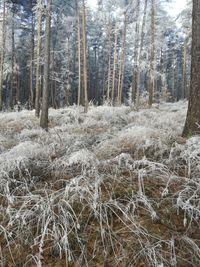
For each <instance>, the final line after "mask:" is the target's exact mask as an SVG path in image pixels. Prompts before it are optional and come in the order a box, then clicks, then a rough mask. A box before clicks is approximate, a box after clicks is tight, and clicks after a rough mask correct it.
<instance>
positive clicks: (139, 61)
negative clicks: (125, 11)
mask: <svg viewBox="0 0 200 267" xmlns="http://www.w3.org/2000/svg"><path fill="white" fill-rule="evenodd" d="M147 1H148V0H145V3H144V12H143V19H142V28H141V38H140V39H141V40H140V48H139V55H138V64H137V66H136V67H137V70H136V74H135V79H136V81H137V82H136V85H137V88H136V102H135V105H136V108H137V109H138V107H139V100H140V69H141V67H140V65H141V60H142V50H143V46H144V37H145V27H146V16H147Z"/></svg>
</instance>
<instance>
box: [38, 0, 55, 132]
mask: <svg viewBox="0 0 200 267" xmlns="http://www.w3.org/2000/svg"><path fill="white" fill-rule="evenodd" d="M51 5H52V0H48V4H47V10H46V12H47V13H46V34H45V54H44V85H43V86H44V88H43V97H42V112H41V117H40V126H41V127H42V128H43V129H45V130H48V108H49V76H50V73H49V72H50V71H49V64H50V33H51Z"/></svg>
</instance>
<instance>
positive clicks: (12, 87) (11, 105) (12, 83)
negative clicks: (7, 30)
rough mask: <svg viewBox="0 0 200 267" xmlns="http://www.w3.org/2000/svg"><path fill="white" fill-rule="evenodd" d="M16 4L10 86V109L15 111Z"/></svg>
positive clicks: (13, 10) (13, 20) (13, 18)
mask: <svg viewBox="0 0 200 267" xmlns="http://www.w3.org/2000/svg"><path fill="white" fill-rule="evenodd" d="M14 14H15V4H14V3H13V5H12V53H11V66H12V67H11V68H12V71H11V84H10V97H9V98H10V99H9V102H10V109H11V110H12V109H13V106H14V101H13V93H14V76H15V70H14V67H15V16H14Z"/></svg>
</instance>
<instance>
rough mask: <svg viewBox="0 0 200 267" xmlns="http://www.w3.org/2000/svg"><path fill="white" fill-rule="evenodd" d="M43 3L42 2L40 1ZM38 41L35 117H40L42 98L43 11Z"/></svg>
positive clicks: (40, 17) (39, 18) (40, 18)
mask: <svg viewBox="0 0 200 267" xmlns="http://www.w3.org/2000/svg"><path fill="white" fill-rule="evenodd" d="M39 3H40V4H42V3H41V0H39ZM38 12H39V14H38V33H37V35H38V40H37V67H36V96H35V115H36V116H37V117H39V115H40V96H41V66H40V64H41V63H40V60H41V50H42V10H39V11H38Z"/></svg>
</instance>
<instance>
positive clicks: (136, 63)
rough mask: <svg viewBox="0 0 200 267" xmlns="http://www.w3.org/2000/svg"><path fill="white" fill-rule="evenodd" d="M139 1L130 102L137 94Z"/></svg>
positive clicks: (138, 4) (138, 5) (138, 1)
mask: <svg viewBox="0 0 200 267" xmlns="http://www.w3.org/2000/svg"><path fill="white" fill-rule="evenodd" d="M139 14H140V0H137V2H136V14H135V16H136V25H135V47H134V67H133V80H132V102H134V103H135V101H136V92H137V71H138V49H139V32H140V21H139V18H140V16H139Z"/></svg>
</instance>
